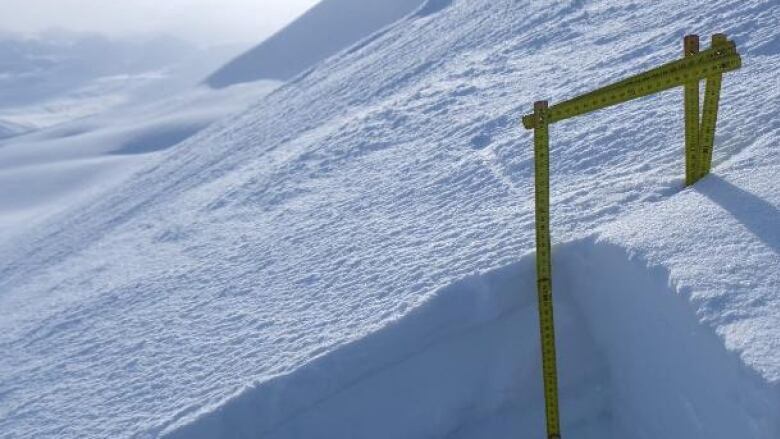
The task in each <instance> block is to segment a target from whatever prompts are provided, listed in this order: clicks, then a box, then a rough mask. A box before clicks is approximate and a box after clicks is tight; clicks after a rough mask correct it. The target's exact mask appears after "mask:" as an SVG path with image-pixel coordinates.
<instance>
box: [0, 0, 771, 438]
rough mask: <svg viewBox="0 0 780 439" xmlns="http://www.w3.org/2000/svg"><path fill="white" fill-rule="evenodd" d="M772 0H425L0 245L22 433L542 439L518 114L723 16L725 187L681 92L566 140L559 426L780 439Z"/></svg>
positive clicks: (6, 372) (558, 197) (559, 228)
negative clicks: (690, 133)
mask: <svg viewBox="0 0 780 439" xmlns="http://www.w3.org/2000/svg"><path fill="white" fill-rule="evenodd" d="M778 29H780V5H778V4H777V3H776V2H774V1H760V0H748V1H744V0H743V1H736V0H732V1H723V2H718V3H717V4H712V3H711V2H701V3H699V4H697V3H696V2H689V1H682V0H665V1H661V2H653V3H652V4H651V3H649V2H630V1H627V2H622V3H610V4H607V3H589V2H581V1H574V2H533V4H525V3H524V4H521V3H519V2H515V1H511V0H498V1H496V0H491V1H488V0H473V1H463V0H461V1H457V0H456V1H433V0H432V1H429V2H427V3H426V4H425V5H423V6H422V7H421V8H420V9H418V12H417V13H415V14H413V15H410V16H408V17H406V18H404V19H403V20H402V21H400V22H399V23H397V24H395V25H393V26H391V27H390V28H388V29H387V30H386V31H385V32H382V33H380V34H375V35H374V36H373V37H371V38H369V39H367V40H364V41H363V42H361V43H359V44H357V45H355V46H353V47H351V48H349V49H347V50H345V51H342V52H340V53H338V54H337V55H335V56H334V57H331V58H329V59H328V60H326V61H324V62H322V63H321V64H319V65H318V66H317V67H316V68H314V69H312V70H310V71H307V72H306V73H304V74H301V75H299V76H297V77H296V78H294V79H293V80H291V81H290V82H288V83H287V84H285V85H284V86H282V87H280V88H278V89H276V90H275V91H274V92H273V93H271V94H269V95H267V96H265V97H264V98H262V99H261V100H259V101H258V102H257V103H256V104H254V105H253V106H252V107H251V108H250V109H248V110H247V111H246V112H244V113H243V114H240V115H238V116H235V117H230V118H228V119H225V120H223V121H221V122H219V123H217V124H214V125H212V126H211V127H210V128H208V129H206V130H204V131H201V132H199V133H198V134H196V135H195V136H193V137H191V138H190V139H188V140H187V141H185V142H183V143H181V144H179V145H177V146H175V147H172V148H170V149H167V150H166V151H163V152H160V153H159V154H154V155H151V156H149V162H147V163H146V164H145V165H144V167H143V169H142V170H141V171H140V172H138V173H137V174H134V175H133V176H131V177H129V178H128V179H127V180H126V181H125V182H123V183H122V184H120V185H118V186H116V187H115V188H114V189H113V190H112V191H110V192H108V193H104V194H103V195H101V196H99V197H95V198H93V199H91V200H90V201H89V203H88V204H76V206H74V208H72V209H69V210H67V211H65V212H62V213H61V214H58V215H56V216H54V217H52V218H51V219H49V220H47V221H46V222H45V223H44V224H41V225H39V226H36V227H34V228H33V229H31V230H28V231H26V232H24V233H20V234H19V235H18V236H14V237H7V238H5V239H3V240H2V241H0V260H1V261H3V263H2V264H0V309H2V310H3V314H2V317H0V351H2V352H11V355H5V356H2V357H0V432H1V433H0V435H4V436H3V437H9V438H16V437H63V438H71V437H72V438H76V437H79V438H80V437H169V438H201V437H232V438H250V437H252V438H254V437H269V438H284V439H287V438H311V437H379V438H382V437H388V438H398V437H404V438H418V437H419V438H422V437H441V438H445V437H446V438H482V437H542V434H543V430H542V429H543V405H542V393H541V372H540V370H539V363H540V359H539V346H538V329H537V327H538V322H537V318H536V307H535V291H534V275H533V253H532V250H533V246H534V240H533V235H534V227H533V182H532V178H533V169H532V154H531V133H530V132H528V131H525V130H523V129H522V127H521V126H520V123H519V118H520V116H521V115H522V114H524V113H526V112H528V111H529V109H530V106H531V102H533V101H534V100H536V99H539V98H544V97H548V98H550V99H551V100H552V101H553V102H555V101H558V100H561V99H565V98H567V97H570V96H573V95H575V94H577V93H579V92H583V91H586V90H589V89H592V88H594V87H596V86H599V85H602V84H605V83H608V82H609V81H611V80H614V79H617V78H619V77H623V76H625V75H628V74H631V73H634V72H638V71H641V70H643V69H645V68H648V67H651V66H655V65H657V64H658V63H660V62H663V61H667V60H670V59H674V58H677V57H678V55H679V48H680V45H681V40H682V36H683V34H685V33H690V32H697V33H699V34H701V35H709V34H712V33H715V32H721V31H722V32H726V33H728V34H729V35H730V37H732V38H733V39H735V40H736V41H737V44H738V46H739V47H740V50H741V52H742V53H743V60H744V67H743V69H742V70H740V71H739V72H736V73H734V74H729V75H728V77H727V78H726V80H725V81H724V91H723V100H722V106H721V113H720V125H719V131H718V136H717V141H716V150H715V166H714V172H713V175H711V176H708V177H707V178H705V179H704V180H702V181H701V182H700V183H699V184H697V185H696V186H695V187H693V188H689V189H682V170H683V154H682V144H683V136H682V132H683V128H682V116H681V107H682V96H681V92H680V91H679V90H675V91H669V92H665V93H663V94H661V95H657V96H654V97H651V98H647V99H644V100H641V101H638V102H633V103H629V104H624V105H622V106H620V107H617V108H614V109H609V110H605V111H602V112H600V113H597V114H593V115H589V116H584V117H581V118H578V119H575V120H571V121H567V122H562V123H560V124H556V125H555V126H554V127H553V128H552V139H553V140H552V158H553V160H552V173H553V181H552V185H553V186H552V187H553V193H552V203H553V217H552V218H553V237H554V242H555V243H556V248H555V251H554V253H555V263H554V270H555V271H554V274H555V279H554V289H555V294H556V319H557V326H558V347H559V350H560V357H561V358H560V380H561V397H562V415H563V432H564V435H565V437H577V438H596V437H599V438H603V437H632V438H658V437H669V438H677V437H679V438H691V437H701V438H734V437H751V438H767V439H773V438H777V437H780V417H778V416H777V414H778V413H780V349H778V348H779V347H780V346H779V345H778V344H779V343H780V236H778V230H780V213H779V212H780V190H778V189H779V188H778V184H779V183H778V179H777V176H778V175H780V174H779V172H780V157H779V155H780V153H779V152H778V139H779V138H780V123H778V119H777V108H778V104H780V89H778V87H777V85H778V76H777V65H778V61H780V38H779V37H778V35H779V33H778Z"/></svg>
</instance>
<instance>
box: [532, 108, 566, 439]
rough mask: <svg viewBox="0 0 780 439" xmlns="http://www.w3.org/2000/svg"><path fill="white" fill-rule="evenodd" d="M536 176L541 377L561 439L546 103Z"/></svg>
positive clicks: (539, 117) (553, 431) (553, 429)
mask: <svg viewBox="0 0 780 439" xmlns="http://www.w3.org/2000/svg"><path fill="white" fill-rule="evenodd" d="M534 116H535V118H536V120H535V128H534V173H535V182H536V282H537V289H538V294H539V325H540V335H541V345H542V374H543V378H544V401H545V413H546V415H547V437H548V438H549V439H558V438H560V437H561V433H560V420H559V418H560V416H559V412H558V372H557V366H556V359H555V324H554V320H553V302H552V262H551V260H550V256H551V249H550V136H549V122H548V119H547V101H539V102H536V103H535V104H534Z"/></svg>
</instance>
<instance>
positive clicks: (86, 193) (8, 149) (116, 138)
mask: <svg viewBox="0 0 780 439" xmlns="http://www.w3.org/2000/svg"><path fill="white" fill-rule="evenodd" d="M278 85H279V83H277V82H272V81H260V82H257V83H253V84H243V85H237V86H234V87H229V88H225V89H222V90H212V89H209V88H207V87H197V88H194V89H192V90H188V91H186V92H181V93H177V94H175V95H173V96H169V97H167V98H163V99H159V100H152V101H151V102H149V101H147V102H144V101H141V102H134V103H132V104H127V105H123V106H121V107H120V108H117V109H113V110H111V111H105V112H102V113H100V114H98V115H94V116H91V117H85V118H78V119H76V120H74V121H70V122H65V123H60V124H57V125H55V126H53V127H51V128H47V129H42V130H38V131H35V132H32V133H30V134H27V135H24V136H17V137H14V138H11V139H6V140H0V240H2V239H4V238H7V237H9V236H13V235H16V234H19V233H23V231H24V230H26V229H29V228H30V227H32V226H34V225H36V224H38V223H40V222H42V221H45V220H46V219H47V218H48V217H49V216H50V215H53V214H56V213H57V212H59V211H62V210H65V209H68V208H69V207H72V206H74V205H78V204H81V203H85V202H87V201H88V200H89V199H91V198H92V197H94V196H97V195H99V194H100V193H102V192H104V191H107V190H110V188H111V187H113V186H115V185H117V184H119V183H121V182H122V181H123V180H124V179H125V178H127V177H128V176H130V175H132V174H133V173H134V172H136V171H138V170H139V169H140V168H141V167H143V166H144V165H145V164H147V163H148V162H149V161H153V160H154V159H153V158H152V157H150V155H154V154H155V153H158V152H159V151H163V150H165V149H168V148H170V147H173V146H174V145H176V144H178V143H180V142H182V141H184V140H186V139H187V138H189V137H191V136H192V135H194V134H195V133H197V132H198V131H200V130H202V129H204V128H205V127H207V126H208V125H209V124H211V123H212V122H214V121H215V120H218V119H221V118H224V117H226V116H227V115H230V114H231V113H235V112H238V111H240V110H243V109H244V108H246V107H247V106H248V105H249V103H250V102H252V101H254V100H256V99H258V98H259V97H261V96H263V95H264V94H267V93H269V92H271V91H272V90H273V89H274V88H276V87H278ZM80 104H83V102H81V103H80Z"/></svg>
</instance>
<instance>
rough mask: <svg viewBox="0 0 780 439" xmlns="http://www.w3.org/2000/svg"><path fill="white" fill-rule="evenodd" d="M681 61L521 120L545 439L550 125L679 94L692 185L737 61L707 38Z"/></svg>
mask: <svg viewBox="0 0 780 439" xmlns="http://www.w3.org/2000/svg"><path fill="white" fill-rule="evenodd" d="M683 47H684V56H683V58H682V59H679V60H677V61H673V62H670V63H667V64H664V65H662V66H660V67H657V68H654V69H651V70H648V71H646V72H644V73H641V74H638V75H635V76H632V77H630V78H627V79H624V80H622V81H619V82H616V83H614V84H611V85H608V86H605V87H602V88H600V89H598V90H595V91H593V92H590V93H587V94H584V95H581V96H578V97H576V98H573V99H570V100H567V101H564V102H561V103H558V104H555V105H552V106H549V107H548V103H547V101H538V102H536V103H535V104H534V112H533V113H532V114H528V115H525V116H523V125H524V126H525V128H527V129H533V130H534V180H535V187H536V281H537V290H538V296H539V327H540V336H541V347H542V376H543V380H544V397H545V414H546V418H547V437H548V438H549V439H559V438H560V437H561V430H560V412H559V407H558V372H557V365H556V353H555V323H554V315H553V295H552V261H551V238H550V137H549V133H550V125H551V124H553V123H555V122H559V121H562V120H565V119H569V118H571V117H574V116H579V115H582V114H586V113H590V112H592V111H596V110H600V109H602V108H606V107H610V106H612V105H617V104H620V103H623V102H627V101H630V100H633V99H637V98H641V97H644V96H648V95H651V94H654V93H658V92H660V91H664V90H668V89H671V88H675V87H683V89H684V112H683V113H684V115H685V184H686V185H691V184H694V183H695V182H696V181H697V180H699V179H700V178H701V177H703V176H705V175H707V174H708V173H709V172H710V167H711V165H712V148H713V142H714V137H715V125H716V121H717V117H718V102H719V100H720V89H721V82H722V78H723V73H726V72H730V71H733V70H737V69H739V68H740V67H741V66H742V59H741V58H740V56H739V54H738V53H737V47H736V45H735V44H734V43H733V42H732V41H729V40H728V39H727V38H726V36H725V35H723V34H716V35H714V36H713V37H712V47H710V48H709V49H707V50H704V51H700V50H699V37H698V36H696V35H688V36H686V37H685V40H684V43H683ZM702 79H706V81H707V85H706V89H705V97H704V105H703V114H702V117H701V122H700V119H699V81H701V80H702Z"/></svg>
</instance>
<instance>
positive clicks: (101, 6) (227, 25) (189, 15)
mask: <svg viewBox="0 0 780 439" xmlns="http://www.w3.org/2000/svg"><path fill="white" fill-rule="evenodd" d="M318 1H319V0H0V30H2V31H10V32H25V33H29V32H39V31H42V30H46V29H49V28H60V29H67V30H76V31H92V32H100V33H104V34H109V35H122V34H128V33H140V32H143V33H145V32H164V33H169V34H172V35H175V36H178V37H180V38H184V39H187V40H190V41H194V42H196V43H201V44H210V43H216V44H219V43H231V42H257V41H259V40H261V39H263V38H265V37H268V36H269V35H270V34H271V33H273V32H275V31H276V30H278V29H280V28H281V27H283V26H284V25H285V24H286V23H288V22H290V21H291V20H292V19H294V18H295V17H296V16H298V15H300V14H302V13H303V12H304V11H305V10H306V9H308V8H310V7H311V6H313V5H314V4H316V3H318Z"/></svg>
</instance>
